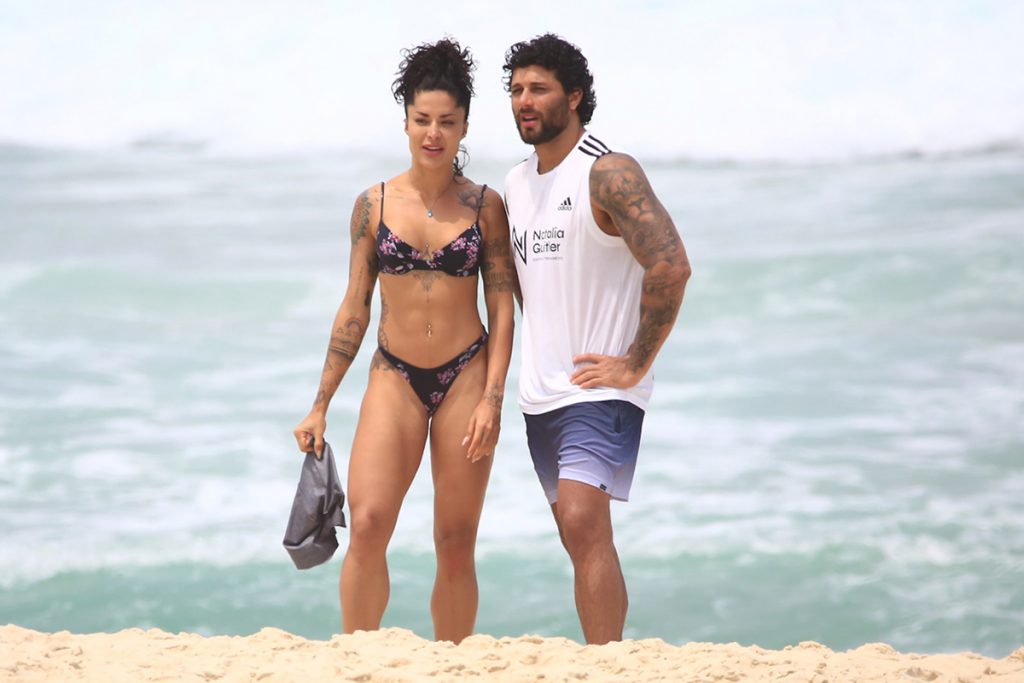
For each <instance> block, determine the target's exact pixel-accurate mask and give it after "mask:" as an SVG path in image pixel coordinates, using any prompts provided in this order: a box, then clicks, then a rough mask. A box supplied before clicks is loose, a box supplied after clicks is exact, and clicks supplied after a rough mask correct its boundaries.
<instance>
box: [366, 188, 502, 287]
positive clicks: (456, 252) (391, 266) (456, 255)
mask: <svg viewBox="0 0 1024 683" xmlns="http://www.w3.org/2000/svg"><path fill="white" fill-rule="evenodd" d="M486 191H487V186H486V185H484V189H483V191H482V192H481V193H480V200H481V201H480V203H479V205H480V206H481V207H482V206H483V196H484V192H486ZM482 242H483V234H482V233H481V232H480V209H479V208H478V209H477V212H476V220H475V221H473V224H472V225H471V226H469V227H468V228H466V229H465V230H463V231H462V233H461V234H460V235H459V236H458V237H456V238H455V239H453V240H452V241H451V242H449V243H448V244H446V245H444V246H443V247H441V248H440V249H438V250H436V251H431V252H430V253H429V254H426V256H424V254H423V253H421V252H420V250H419V249H417V248H416V247H414V246H412V245H411V244H409V243H408V242H406V241H404V240H402V239H401V238H400V237H398V235H396V234H395V233H393V232H391V228H389V227H388V226H387V225H386V224H385V223H384V183H381V184H380V224H379V225H378V227H377V263H378V267H379V269H380V272H382V273H386V274H388V275H404V274H405V273H408V272H410V271H413V270H434V271H439V272H442V273H447V274H448V275H452V276H454V277H471V276H473V275H476V274H477V272H478V271H479V270H480V245H481V243H482Z"/></svg>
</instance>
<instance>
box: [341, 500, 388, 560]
mask: <svg viewBox="0 0 1024 683" xmlns="http://www.w3.org/2000/svg"><path fill="white" fill-rule="evenodd" d="M349 517H350V519H349V541H348V547H349V552H355V553H373V552H378V553H382V552H384V551H385V550H387V547H388V542H389V541H390V540H391V534H392V532H393V531H394V530H395V515H394V514H393V513H392V512H391V511H390V510H387V509H385V508H384V507H381V506H373V505H366V506H360V507H353V508H352V509H351V510H350V515H349Z"/></svg>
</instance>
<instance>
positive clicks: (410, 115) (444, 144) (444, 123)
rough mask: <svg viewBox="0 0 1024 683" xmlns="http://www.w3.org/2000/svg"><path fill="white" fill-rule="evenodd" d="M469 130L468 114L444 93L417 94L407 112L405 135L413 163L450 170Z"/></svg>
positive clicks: (440, 91) (421, 92)
mask: <svg viewBox="0 0 1024 683" xmlns="http://www.w3.org/2000/svg"><path fill="white" fill-rule="evenodd" d="M468 130H469V123H468V122H467V121H466V110H465V109H464V108H462V107H461V106H459V105H458V103H457V102H456V101H455V98H454V97H452V96H451V95H450V94H448V93H446V92H445V91H443V90H423V91H420V92H417V93H416V95H415V96H414V97H413V102H412V104H410V105H409V106H408V107H406V109H405V133H406V135H408V136H409V152H410V153H411V154H412V159H413V163H420V164H423V165H424V166H427V167H435V166H436V167H441V168H448V167H451V165H452V161H453V160H454V159H455V155H456V154H458V152H459V143H460V142H461V141H462V138H464V137H466V131H468Z"/></svg>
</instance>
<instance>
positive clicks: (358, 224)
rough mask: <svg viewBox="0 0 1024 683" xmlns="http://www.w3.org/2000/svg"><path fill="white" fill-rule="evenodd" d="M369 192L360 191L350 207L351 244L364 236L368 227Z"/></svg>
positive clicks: (354, 243) (353, 244)
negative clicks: (353, 204)
mask: <svg viewBox="0 0 1024 683" xmlns="http://www.w3.org/2000/svg"><path fill="white" fill-rule="evenodd" d="M370 206H371V202H370V193H369V191H367V192H364V193H362V194H361V195H359V196H358V197H357V198H356V203H355V206H353V207H352V228H351V231H352V246H355V245H356V244H357V243H358V242H359V240H361V239H363V238H364V237H366V233H367V231H368V230H369V228H370Z"/></svg>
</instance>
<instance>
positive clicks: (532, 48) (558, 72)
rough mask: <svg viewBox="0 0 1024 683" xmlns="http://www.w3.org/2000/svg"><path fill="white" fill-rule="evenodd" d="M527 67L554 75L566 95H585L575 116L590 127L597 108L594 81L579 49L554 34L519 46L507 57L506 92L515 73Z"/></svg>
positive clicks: (548, 34)
mask: <svg viewBox="0 0 1024 683" xmlns="http://www.w3.org/2000/svg"><path fill="white" fill-rule="evenodd" d="M527 66H540V67H543V68H545V69H548V70H550V71H553V72H554V74H555V77H556V78H557V79H558V82H559V83H561V84H562V89H563V90H565V92H566V94H568V93H571V92H572V91H573V90H579V91H580V92H581V93H583V99H582V100H580V106H579V107H577V108H576V113H578V114H579V115H580V123H582V124H583V125H584V126H585V125H587V124H588V123H590V117H592V116H593V115H594V108H595V107H597V96H596V95H595V94H594V77H593V76H592V75H591V73H590V68H589V67H588V65H587V58H586V57H584V56H583V53H582V52H580V49H579V48H578V47H576V46H575V45H573V44H572V43H570V42H569V41H567V40H565V39H564V38H562V37H561V36H556V35H555V34H553V33H545V34H544V35H542V36H537V37H536V38H534V39H533V40H527V41H523V42H521V43H516V44H515V45H513V46H512V47H510V48H509V49H508V52H506V53H505V66H504V69H505V90H509V91H510V90H511V89H512V72H513V71H514V70H515V69H522V68H524V67H527Z"/></svg>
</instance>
